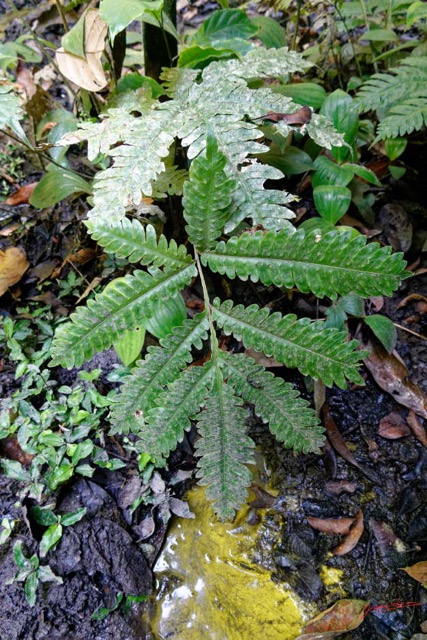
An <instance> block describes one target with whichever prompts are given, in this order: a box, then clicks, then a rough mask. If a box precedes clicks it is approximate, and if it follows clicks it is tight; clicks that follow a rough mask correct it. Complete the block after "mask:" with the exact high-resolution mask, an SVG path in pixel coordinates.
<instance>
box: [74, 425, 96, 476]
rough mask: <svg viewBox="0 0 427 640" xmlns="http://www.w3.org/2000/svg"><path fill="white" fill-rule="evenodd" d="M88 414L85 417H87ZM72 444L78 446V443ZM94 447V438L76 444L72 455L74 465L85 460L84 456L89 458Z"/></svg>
mask: <svg viewBox="0 0 427 640" xmlns="http://www.w3.org/2000/svg"><path fill="white" fill-rule="evenodd" d="M85 418H86V416H85V417H84V418H83V419H85ZM70 446H73V447H74V446H76V445H70ZM93 448H94V444H93V442H92V440H89V439H87V440H83V442H79V444H78V445H77V446H76V448H75V450H74V453H73V454H72V457H71V463H72V464H73V465H75V464H77V463H78V462H79V461H80V460H83V458H87V457H88V456H90V454H91V453H92V451H93Z"/></svg>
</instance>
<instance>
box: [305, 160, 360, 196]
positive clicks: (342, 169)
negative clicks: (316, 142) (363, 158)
mask: <svg viewBox="0 0 427 640" xmlns="http://www.w3.org/2000/svg"><path fill="white" fill-rule="evenodd" d="M313 169H315V172H314V173H313V175H312V176H311V184H312V185H313V188H314V187H320V186H321V185H331V186H332V185H337V186H341V187H346V186H347V185H348V183H349V182H351V180H352V179H353V176H354V171H353V169H352V168H351V166H350V165H348V164H345V165H339V164H337V163H336V162H333V161H332V160H329V158H326V156H318V157H317V158H316V160H315V161H314V163H313Z"/></svg>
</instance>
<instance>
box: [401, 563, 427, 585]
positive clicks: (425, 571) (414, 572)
mask: <svg viewBox="0 0 427 640" xmlns="http://www.w3.org/2000/svg"><path fill="white" fill-rule="evenodd" d="M402 571H406V573H407V574H408V576H411V578H414V580H417V582H421V584H423V585H425V584H427V560H423V561H421V562H417V563H416V564H413V565H412V567H404V568H403V569H402Z"/></svg>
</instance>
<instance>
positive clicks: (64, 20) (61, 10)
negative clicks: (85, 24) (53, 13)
mask: <svg viewBox="0 0 427 640" xmlns="http://www.w3.org/2000/svg"><path fill="white" fill-rule="evenodd" d="M55 2H56V8H57V9H58V13H59V15H60V16H61V20H62V24H63V25H64V29H65V32H66V33H67V32H68V31H69V28H68V24H67V18H66V16H65V12H64V7H63V6H62V4H61V0H55Z"/></svg>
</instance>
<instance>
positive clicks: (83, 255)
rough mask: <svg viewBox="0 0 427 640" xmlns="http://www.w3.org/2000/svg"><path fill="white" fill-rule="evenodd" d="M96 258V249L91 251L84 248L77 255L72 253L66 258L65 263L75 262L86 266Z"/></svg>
mask: <svg viewBox="0 0 427 640" xmlns="http://www.w3.org/2000/svg"><path fill="white" fill-rule="evenodd" d="M95 256H96V249H91V248H89V247H84V248H83V249H79V250H78V251H76V253H70V255H69V256H67V257H66V259H65V261H64V262H66V261H68V262H74V263H75V264H86V262H89V261H90V260H92V259H93V258H94V257H95Z"/></svg>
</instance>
